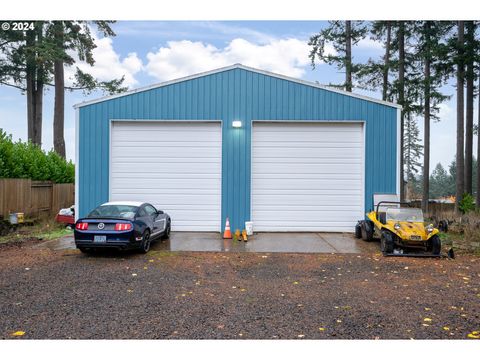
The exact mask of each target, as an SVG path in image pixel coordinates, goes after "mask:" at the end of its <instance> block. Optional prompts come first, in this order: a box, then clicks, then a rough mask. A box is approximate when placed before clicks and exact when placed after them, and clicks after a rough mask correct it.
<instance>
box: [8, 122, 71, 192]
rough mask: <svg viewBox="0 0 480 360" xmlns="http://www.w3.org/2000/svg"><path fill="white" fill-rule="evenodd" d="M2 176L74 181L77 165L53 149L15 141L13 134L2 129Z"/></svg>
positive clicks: (58, 181) (64, 181)
mask: <svg viewBox="0 0 480 360" xmlns="http://www.w3.org/2000/svg"><path fill="white" fill-rule="evenodd" d="M0 178H24V179H32V180H43V181H47V180H50V181H54V182H56V183H73V182H75V165H73V164H72V162H71V161H68V162H67V161H66V160H64V159H62V158H61V157H60V156H59V155H58V154H57V153H55V152H54V151H53V150H51V151H49V152H48V153H46V152H45V151H43V150H42V149H41V148H40V147H39V146H37V145H34V144H32V143H30V142H28V143H25V142H20V141H18V142H13V141H12V135H7V133H6V132H4V131H3V130H2V129H0Z"/></svg>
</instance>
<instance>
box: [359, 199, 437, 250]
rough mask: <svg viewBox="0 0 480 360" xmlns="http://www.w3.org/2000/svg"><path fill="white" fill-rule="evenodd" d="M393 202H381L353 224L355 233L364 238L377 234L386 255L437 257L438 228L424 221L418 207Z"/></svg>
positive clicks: (367, 239) (369, 238)
mask: <svg viewBox="0 0 480 360" xmlns="http://www.w3.org/2000/svg"><path fill="white" fill-rule="evenodd" d="M402 205H403V206H405V205H409V204H408V203H401V202H396V201H380V202H379V203H378V204H377V206H376V209H375V210H374V211H371V212H370V213H368V214H367V218H368V220H360V221H359V222H358V223H357V225H356V226H355V236H356V237H357V238H358V239H360V238H362V239H363V240H365V241H371V240H373V238H374V237H377V238H378V237H380V248H381V251H382V253H383V255H385V256H429V257H431V256H440V251H441V246H442V245H441V241H440V238H439V236H438V233H439V230H438V229H436V228H434V227H433V225H431V224H430V225H427V226H425V224H424V219H423V213H422V210H421V209H418V208H413V207H402Z"/></svg>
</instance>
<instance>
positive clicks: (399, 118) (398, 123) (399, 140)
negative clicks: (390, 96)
mask: <svg viewBox="0 0 480 360" xmlns="http://www.w3.org/2000/svg"><path fill="white" fill-rule="evenodd" d="M401 117H402V109H401V108H399V109H397V195H398V196H400V182H401V181H402V179H401V178H400V175H401V171H400V170H401V169H400V159H401V156H402V152H401V149H400V144H401V128H400V122H401Z"/></svg>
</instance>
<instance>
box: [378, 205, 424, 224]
mask: <svg viewBox="0 0 480 360" xmlns="http://www.w3.org/2000/svg"><path fill="white" fill-rule="evenodd" d="M387 220H393V221H408V222H423V213H422V210H421V209H409V208H388V209H387Z"/></svg>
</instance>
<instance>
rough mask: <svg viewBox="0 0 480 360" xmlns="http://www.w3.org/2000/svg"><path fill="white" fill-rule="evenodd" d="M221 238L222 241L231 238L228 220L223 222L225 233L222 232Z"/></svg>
mask: <svg viewBox="0 0 480 360" xmlns="http://www.w3.org/2000/svg"><path fill="white" fill-rule="evenodd" d="M223 238H224V239H231V238H232V232H231V231H230V220H228V217H227V221H226V222H225V231H224V232H223Z"/></svg>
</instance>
